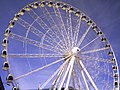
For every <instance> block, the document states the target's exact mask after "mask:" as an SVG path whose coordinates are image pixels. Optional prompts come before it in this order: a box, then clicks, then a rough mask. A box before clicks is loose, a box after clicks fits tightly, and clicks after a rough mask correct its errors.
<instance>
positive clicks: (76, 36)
mask: <svg viewBox="0 0 120 90" xmlns="http://www.w3.org/2000/svg"><path fill="white" fill-rule="evenodd" d="M80 25H81V17H80V18H79V19H78V24H77V25H76V27H75V33H74V44H75V46H76V45H77V40H78V35H79V31H80Z"/></svg>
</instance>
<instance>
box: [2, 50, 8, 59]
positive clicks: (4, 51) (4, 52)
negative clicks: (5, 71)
mask: <svg viewBox="0 0 120 90" xmlns="http://www.w3.org/2000/svg"><path fill="white" fill-rule="evenodd" d="M1 56H2V57H3V58H5V57H6V56H7V51H6V50H3V51H2V55H1Z"/></svg>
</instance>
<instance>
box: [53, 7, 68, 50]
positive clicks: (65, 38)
mask: <svg viewBox="0 0 120 90" xmlns="http://www.w3.org/2000/svg"><path fill="white" fill-rule="evenodd" d="M53 9H54V12H55V15H56V17H57V20H58V22H59V28H60V30H61V33H62V36H63V39H64V41H65V46H66V48H68V44H67V43H68V41H69V40H68V34H67V31H66V27H65V24H64V21H63V18H62V16H61V12H60V10H59V8H56V7H55V6H53Z"/></svg>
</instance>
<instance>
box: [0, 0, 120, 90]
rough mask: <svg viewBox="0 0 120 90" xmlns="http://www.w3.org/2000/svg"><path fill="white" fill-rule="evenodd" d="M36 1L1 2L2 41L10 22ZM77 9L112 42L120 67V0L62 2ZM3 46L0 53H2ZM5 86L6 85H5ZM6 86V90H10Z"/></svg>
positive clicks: (1, 73) (1, 60)
mask: <svg viewBox="0 0 120 90" xmlns="http://www.w3.org/2000/svg"><path fill="white" fill-rule="evenodd" d="M33 1H36V0H1V1H0V41H1V42H2V40H3V38H4V31H5V29H6V28H7V26H8V23H9V21H10V20H11V19H12V18H13V17H14V14H15V13H17V12H18V11H19V10H20V9H21V8H23V7H24V6H25V5H27V4H29V3H31V2H33ZM60 1H64V2H66V3H69V4H71V5H72V6H74V7H77V8H78V9H79V10H81V11H82V12H84V13H86V14H87V15H88V16H89V17H90V18H91V19H92V20H94V21H95V22H96V23H97V25H98V26H99V27H100V28H101V30H102V31H103V32H104V33H105V35H106V37H107V38H108V40H109V41H110V43H111V45H112V47H113V49H114V52H115V54H116V57H117V61H118V64H119V66H120V0H60ZM2 50H3V48H2V44H1V45H0V51H2ZM2 64H3V59H2V58H1V57H0V75H1V77H2V79H3V82H5V77H6V72H4V71H3V70H2ZM4 84H5V83H4ZM5 86H6V85H5ZM8 87H9V86H8ZM8 87H7V86H6V88H7V89H6V90H8Z"/></svg>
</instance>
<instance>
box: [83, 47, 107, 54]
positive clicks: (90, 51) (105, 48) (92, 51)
mask: <svg viewBox="0 0 120 90" xmlns="http://www.w3.org/2000/svg"><path fill="white" fill-rule="evenodd" d="M107 49H108V47H103V48H99V49H94V50H89V51H84V52H81V54H88V53H95V52H99V51H103V50H107Z"/></svg>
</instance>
